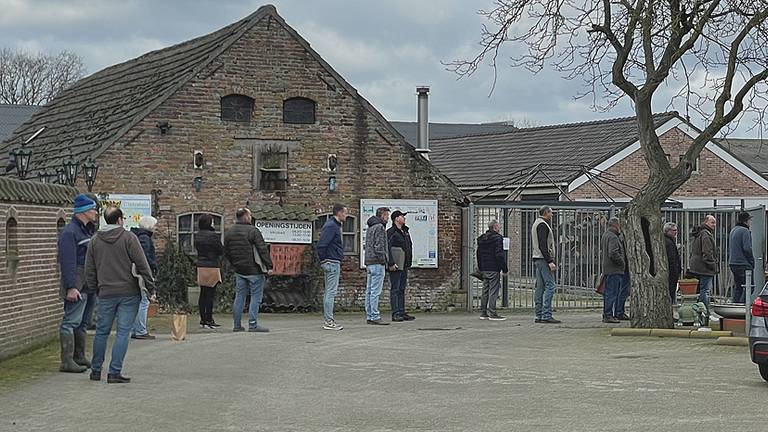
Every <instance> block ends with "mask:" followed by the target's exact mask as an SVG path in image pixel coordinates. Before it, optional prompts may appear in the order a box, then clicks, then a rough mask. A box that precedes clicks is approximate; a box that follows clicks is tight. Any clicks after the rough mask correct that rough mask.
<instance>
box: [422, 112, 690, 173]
mask: <svg viewBox="0 0 768 432" xmlns="http://www.w3.org/2000/svg"><path fill="white" fill-rule="evenodd" d="M676 117H677V113H674V112H669V113H663V114H656V115H655V116H654V118H655V124H656V127H659V126H661V125H662V124H664V123H666V122H667V121H669V120H671V119H673V118H676ZM637 136H638V132H637V123H636V120H635V117H626V118H617V119H609V120H599V121H592V122H586V123H572V124H562V125H553V126H542V127H534V128H521V129H517V130H515V131H512V132H506V133H490V134H480V135H468V136H463V137H453V138H445V139H438V140H434V141H431V142H430V148H431V150H432V153H431V154H430V161H431V162H432V163H433V164H434V165H435V166H437V168H438V169H439V170H440V171H441V172H442V173H443V174H445V175H446V176H448V178H450V179H451V180H453V182H454V183H456V184H457V185H458V186H459V187H468V186H488V185H497V184H501V183H504V181H505V179H510V178H512V177H513V176H514V175H515V173H517V172H520V171H521V170H530V169H532V168H533V167H535V166H536V165H537V164H548V168H547V169H546V170H545V171H546V173H547V176H548V177H544V176H542V175H539V176H538V177H537V178H535V179H533V181H532V182H531V183H532V184H534V183H547V184H549V183H551V182H555V183H567V182H569V181H571V180H573V179H575V178H576V177H578V176H579V175H581V167H582V166H584V167H587V168H592V167H594V166H595V165H597V164H598V163H600V162H602V161H603V160H605V159H607V158H608V157H610V156H612V155H613V154H615V153H616V152H618V151H619V150H621V149H622V148H624V147H626V146H628V145H629V144H631V143H633V142H634V141H636V140H637ZM520 183H522V181H521V182H520ZM514 184H515V183H512V185H514Z"/></svg>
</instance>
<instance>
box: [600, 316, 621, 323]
mask: <svg viewBox="0 0 768 432" xmlns="http://www.w3.org/2000/svg"><path fill="white" fill-rule="evenodd" d="M603 322H604V323H606V324H618V323H620V322H621V321H619V320H618V319H616V317H612V316H609V317H603Z"/></svg>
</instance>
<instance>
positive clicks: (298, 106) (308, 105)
mask: <svg viewBox="0 0 768 432" xmlns="http://www.w3.org/2000/svg"><path fill="white" fill-rule="evenodd" d="M283 123H295V124H313V123H315V101H313V100H312V99H307V98H303V97H295V98H290V99H286V100H285V101H284V102H283Z"/></svg>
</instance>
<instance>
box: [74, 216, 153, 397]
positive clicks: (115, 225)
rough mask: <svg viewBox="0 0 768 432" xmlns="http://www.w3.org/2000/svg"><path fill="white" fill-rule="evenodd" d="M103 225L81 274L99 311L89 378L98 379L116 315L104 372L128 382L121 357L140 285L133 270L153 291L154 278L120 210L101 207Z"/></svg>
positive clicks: (112, 378)
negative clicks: (94, 294)
mask: <svg viewBox="0 0 768 432" xmlns="http://www.w3.org/2000/svg"><path fill="white" fill-rule="evenodd" d="M104 220H105V221H106V222H107V225H105V226H103V227H101V228H99V231H98V232H97V233H96V235H95V236H93V238H92V239H91V243H90V245H89V246H88V253H87V254H86V257H85V277H86V280H87V282H88V286H90V287H96V289H97V294H98V296H99V312H98V320H97V323H96V337H95V338H94V340H93V358H92V359H91V380H93V381H99V380H101V367H102V365H103V363H104V355H105V353H106V351H107V338H108V337H109V333H110V332H111V330H112V324H113V323H114V321H115V319H117V336H116V337H115V342H114V344H113V345H112V360H111V361H110V363H109V372H108V374H107V382H108V383H128V382H131V379H130V378H127V377H124V376H123V375H122V374H121V372H122V369H123V359H125V353H126V351H128V340H129V337H130V333H131V328H132V327H133V322H134V320H135V319H136V313H137V312H138V310H139V302H140V301H141V288H140V285H139V279H138V278H137V277H136V276H134V274H137V275H138V276H139V277H140V278H141V279H143V281H144V284H145V286H146V287H147V289H148V290H150V291H155V280H154V278H153V277H152V270H150V268H149V263H147V258H146V257H145V256H144V251H143V250H142V248H141V244H140V243H139V239H138V238H137V237H136V236H135V235H133V234H131V233H130V232H128V231H126V230H125V228H123V212H122V210H120V209H119V208H115V207H109V208H107V209H106V210H105V211H104Z"/></svg>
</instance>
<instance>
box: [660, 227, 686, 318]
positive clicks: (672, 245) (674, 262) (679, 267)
mask: <svg viewBox="0 0 768 432" xmlns="http://www.w3.org/2000/svg"><path fill="white" fill-rule="evenodd" d="M676 239H677V224H676V223H674V222H667V223H665V224H664V245H665V247H666V249H667V265H668V268H669V273H668V276H669V278H668V280H669V299H670V300H672V304H673V305H674V304H675V302H676V301H677V281H678V280H679V279H680V275H681V274H682V272H683V264H682V263H681V261H680V250H679V249H678V248H677V241H676Z"/></svg>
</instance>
